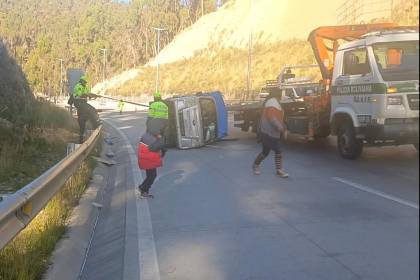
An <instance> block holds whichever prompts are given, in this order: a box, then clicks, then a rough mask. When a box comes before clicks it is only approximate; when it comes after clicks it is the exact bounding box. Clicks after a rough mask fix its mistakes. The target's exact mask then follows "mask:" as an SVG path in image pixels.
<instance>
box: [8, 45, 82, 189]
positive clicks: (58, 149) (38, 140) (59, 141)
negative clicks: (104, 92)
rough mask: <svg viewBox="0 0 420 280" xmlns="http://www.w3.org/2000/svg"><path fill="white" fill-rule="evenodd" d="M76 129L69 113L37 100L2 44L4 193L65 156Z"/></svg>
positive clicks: (26, 181)
mask: <svg viewBox="0 0 420 280" xmlns="http://www.w3.org/2000/svg"><path fill="white" fill-rule="evenodd" d="M76 129H77V124H76V122H75V120H74V119H73V118H72V117H71V116H70V114H69V113H68V112H66V111H65V110H63V109H59V108H58V107H55V106H53V105H50V104H47V103H43V102H39V101H36V100H35V98H34V97H33V95H32V91H31V89H30V87H29V85H28V83H27V80H26V78H25V75H24V74H23V73H22V71H21V69H20V67H19V66H18V65H17V64H16V62H15V61H14V59H13V58H11V57H10V56H9V54H8V52H7V50H6V49H5V48H4V47H3V46H2V45H1V44H0V193H1V191H14V190H16V189H17V188H19V187H21V186H23V185H24V184H26V183H28V182H29V181H30V180H32V179H33V178H35V177H37V176H39V174H40V173H41V172H42V171H45V170H46V169H47V168H48V167H50V166H51V165H53V164H55V163H56V162H57V161H58V160H60V159H61V158H63V156H64V155H65V151H66V142H68V141H70V140H72V137H73V134H74V131H76Z"/></svg>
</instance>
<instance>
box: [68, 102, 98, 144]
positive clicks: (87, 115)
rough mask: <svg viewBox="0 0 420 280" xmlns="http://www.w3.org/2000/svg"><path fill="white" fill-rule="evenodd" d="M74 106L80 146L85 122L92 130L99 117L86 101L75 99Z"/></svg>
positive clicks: (95, 126)
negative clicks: (89, 124)
mask: <svg viewBox="0 0 420 280" xmlns="http://www.w3.org/2000/svg"><path fill="white" fill-rule="evenodd" d="M74 105H75V107H76V109H77V120H78V122H79V129H80V130H79V133H80V144H81V143H82V142H83V135H84V134H85V129H86V122H87V121H89V122H90V123H91V125H92V127H93V128H97V127H98V125H99V116H98V113H97V112H96V109H95V108H94V107H93V106H92V105H90V104H88V103H87V101H86V100H83V99H82V100H80V99H76V101H75V102H74Z"/></svg>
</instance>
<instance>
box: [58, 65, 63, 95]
mask: <svg viewBox="0 0 420 280" xmlns="http://www.w3.org/2000/svg"><path fill="white" fill-rule="evenodd" d="M59 60H60V98H63V59H62V58H60V59H59Z"/></svg>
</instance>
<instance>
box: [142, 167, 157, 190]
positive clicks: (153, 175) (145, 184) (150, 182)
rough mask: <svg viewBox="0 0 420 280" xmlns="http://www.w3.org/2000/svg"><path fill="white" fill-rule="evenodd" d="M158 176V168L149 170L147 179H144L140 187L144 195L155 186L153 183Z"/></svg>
mask: <svg viewBox="0 0 420 280" xmlns="http://www.w3.org/2000/svg"><path fill="white" fill-rule="evenodd" d="M156 176H157V170H156V168H153V169H147V170H146V178H145V179H144V181H143V183H141V185H140V186H139V189H140V191H141V192H142V193H143V192H145V193H148V192H149V190H150V188H151V187H152V185H153V182H154V181H155V179H156Z"/></svg>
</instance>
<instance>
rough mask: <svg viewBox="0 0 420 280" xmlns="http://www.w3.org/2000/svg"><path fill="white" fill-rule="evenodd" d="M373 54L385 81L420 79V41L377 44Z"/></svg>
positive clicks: (374, 46)
mask: <svg viewBox="0 0 420 280" xmlns="http://www.w3.org/2000/svg"><path fill="white" fill-rule="evenodd" d="M373 52H374V54H375V60H376V63H377V65H378V68H379V72H380V73H381V75H382V78H383V79H384V81H407V80H418V79H419V41H404V42H387V43H377V44H374V45H373Z"/></svg>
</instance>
